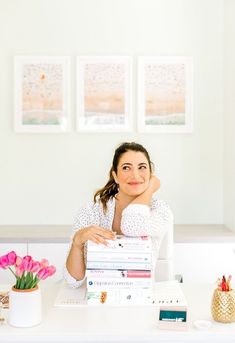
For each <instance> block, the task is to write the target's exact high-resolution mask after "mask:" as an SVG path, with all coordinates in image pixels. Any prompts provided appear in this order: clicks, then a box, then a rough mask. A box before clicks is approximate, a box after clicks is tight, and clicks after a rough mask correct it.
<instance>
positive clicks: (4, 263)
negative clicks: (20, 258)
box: [0, 255, 9, 269]
mask: <svg viewBox="0 0 235 343" xmlns="http://www.w3.org/2000/svg"><path fill="white" fill-rule="evenodd" d="M8 266H9V261H8V258H7V255H3V256H1V257H0V268H3V269H6V268H7V267H8Z"/></svg>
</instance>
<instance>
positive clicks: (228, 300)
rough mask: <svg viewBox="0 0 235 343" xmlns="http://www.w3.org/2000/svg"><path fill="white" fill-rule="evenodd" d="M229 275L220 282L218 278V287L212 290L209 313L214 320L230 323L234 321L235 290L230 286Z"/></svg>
mask: <svg viewBox="0 0 235 343" xmlns="http://www.w3.org/2000/svg"><path fill="white" fill-rule="evenodd" d="M230 280H231V276H229V277H228V280H227V281H226V279H225V276H223V278H222V282H220V279H218V281H217V284H218V288H217V289H215V290H214V293H213V297H212V303H211V313H212V317H213V319H214V320H215V321H217V322H221V323H232V322H234V321H235V291H234V290H233V289H232V288H231V287H230Z"/></svg>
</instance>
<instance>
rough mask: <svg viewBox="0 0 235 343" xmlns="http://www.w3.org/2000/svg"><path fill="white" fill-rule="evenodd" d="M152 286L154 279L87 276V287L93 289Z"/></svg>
mask: <svg viewBox="0 0 235 343" xmlns="http://www.w3.org/2000/svg"><path fill="white" fill-rule="evenodd" d="M151 286H152V280H151V279H146V278H143V279H141V278H135V279H134V278H132V279H123V278H105V279H102V278H92V277H91V278H90V277H88V278H87V289H88V290H92V289H94V288H104V287H105V288H128V287H134V288H149V287H151Z"/></svg>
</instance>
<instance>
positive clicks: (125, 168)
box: [122, 166, 130, 170]
mask: <svg viewBox="0 0 235 343" xmlns="http://www.w3.org/2000/svg"><path fill="white" fill-rule="evenodd" d="M122 169H123V170H129V169H130V167H128V166H124V167H123V168H122Z"/></svg>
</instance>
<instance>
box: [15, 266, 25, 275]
mask: <svg viewBox="0 0 235 343" xmlns="http://www.w3.org/2000/svg"><path fill="white" fill-rule="evenodd" d="M23 272H24V270H23V269H22V268H21V267H16V270H15V274H16V276H17V277H21V276H22V274H23Z"/></svg>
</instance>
